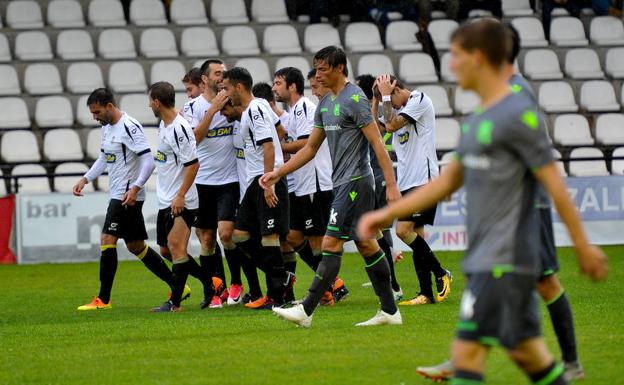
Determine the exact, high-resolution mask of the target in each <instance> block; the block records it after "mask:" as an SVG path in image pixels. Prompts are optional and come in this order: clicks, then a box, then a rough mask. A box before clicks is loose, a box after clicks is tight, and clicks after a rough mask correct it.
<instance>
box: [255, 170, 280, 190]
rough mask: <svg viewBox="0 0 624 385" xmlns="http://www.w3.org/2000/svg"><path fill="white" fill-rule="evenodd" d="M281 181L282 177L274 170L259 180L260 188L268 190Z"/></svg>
mask: <svg viewBox="0 0 624 385" xmlns="http://www.w3.org/2000/svg"><path fill="white" fill-rule="evenodd" d="M279 180H280V176H279V175H278V173H277V170H273V171H271V172H267V173H266V174H264V175H262V176H261V177H260V179H258V183H259V184H260V187H262V188H263V189H265V190H266V189H268V188H269V187H271V186H273V185H275V184H276V183H277V182H279Z"/></svg>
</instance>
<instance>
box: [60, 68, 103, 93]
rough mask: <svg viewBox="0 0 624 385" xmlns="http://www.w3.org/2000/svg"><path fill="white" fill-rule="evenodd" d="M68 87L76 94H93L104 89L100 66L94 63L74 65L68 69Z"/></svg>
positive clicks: (66, 77)
mask: <svg viewBox="0 0 624 385" xmlns="http://www.w3.org/2000/svg"><path fill="white" fill-rule="evenodd" d="M65 79H66V81H65V82H66V83H65V84H66V86H67V89H68V90H69V92H71V93H74V94H85V93H91V91H93V90H94V89H96V88H101V87H104V77H103V75H102V70H101V69H100V66H99V65H97V64H95V63H94V62H85V63H72V64H70V65H69V67H67V76H65Z"/></svg>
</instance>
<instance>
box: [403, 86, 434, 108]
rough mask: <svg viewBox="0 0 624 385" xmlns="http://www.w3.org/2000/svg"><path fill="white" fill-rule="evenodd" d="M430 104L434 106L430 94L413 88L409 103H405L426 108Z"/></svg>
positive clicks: (407, 105)
mask: <svg viewBox="0 0 624 385" xmlns="http://www.w3.org/2000/svg"><path fill="white" fill-rule="evenodd" d="M430 106H431V107H432V106H433V103H432V101H431V98H430V97H429V95H427V94H426V93H424V92H422V91H420V90H413V91H412V92H411V93H410V96H409V98H408V99H407V103H406V104H405V107H410V108H424V107H430Z"/></svg>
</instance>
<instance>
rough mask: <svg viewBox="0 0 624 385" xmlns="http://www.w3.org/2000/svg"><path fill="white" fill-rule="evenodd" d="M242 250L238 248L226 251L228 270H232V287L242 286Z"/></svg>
mask: <svg viewBox="0 0 624 385" xmlns="http://www.w3.org/2000/svg"><path fill="white" fill-rule="evenodd" d="M241 258H243V256H241V250H240V249H239V248H238V247H235V248H233V249H229V250H228V249H225V259H226V260H227V263H228V268H229V270H230V277H231V281H230V284H232V285H242V284H243V281H242V280H241Z"/></svg>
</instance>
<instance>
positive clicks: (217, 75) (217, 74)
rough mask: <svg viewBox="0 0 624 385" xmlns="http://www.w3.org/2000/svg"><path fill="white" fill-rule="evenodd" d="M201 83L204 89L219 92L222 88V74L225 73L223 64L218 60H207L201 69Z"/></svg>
mask: <svg viewBox="0 0 624 385" xmlns="http://www.w3.org/2000/svg"><path fill="white" fill-rule="evenodd" d="M199 70H200V71H201V78H202V82H203V83H204V87H208V88H209V89H211V90H212V91H214V92H215V93H216V92H219V90H220V89H221V88H223V73H224V72H225V64H223V61H221V60H219V59H208V60H206V61H205V62H204V63H203V64H202V65H201V67H200V68H199Z"/></svg>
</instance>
